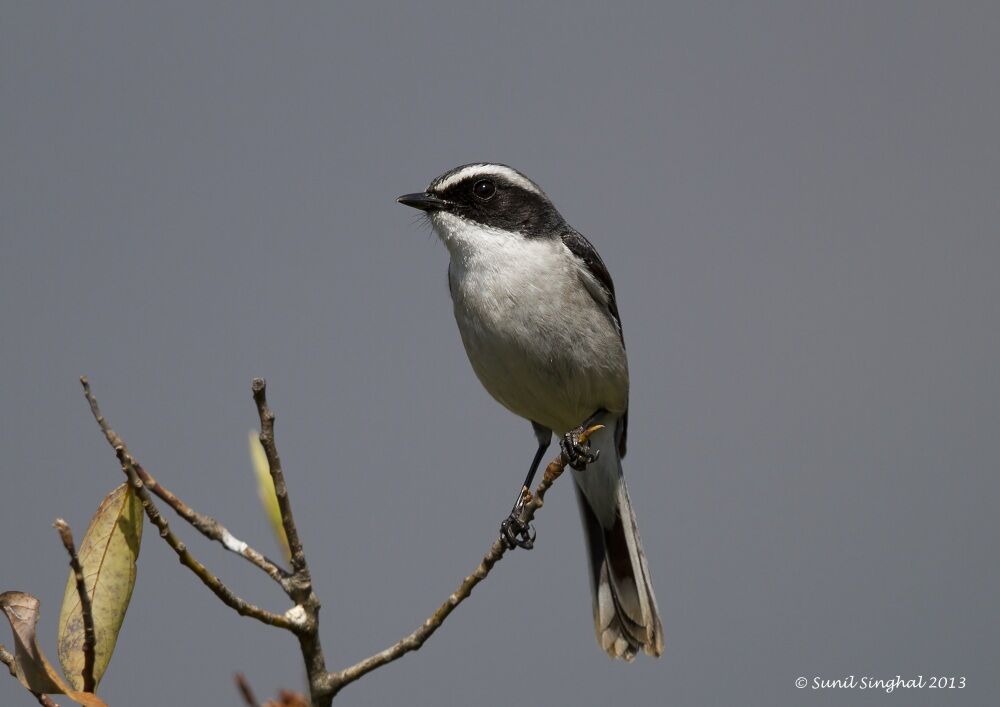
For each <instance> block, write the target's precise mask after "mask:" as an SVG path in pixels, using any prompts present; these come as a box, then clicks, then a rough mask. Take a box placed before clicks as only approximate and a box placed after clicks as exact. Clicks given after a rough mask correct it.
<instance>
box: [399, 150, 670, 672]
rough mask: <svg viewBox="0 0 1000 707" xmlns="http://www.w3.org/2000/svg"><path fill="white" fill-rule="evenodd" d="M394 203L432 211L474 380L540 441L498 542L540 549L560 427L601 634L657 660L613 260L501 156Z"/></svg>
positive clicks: (659, 641)
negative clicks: (537, 515)
mask: <svg viewBox="0 0 1000 707" xmlns="http://www.w3.org/2000/svg"><path fill="white" fill-rule="evenodd" d="M397 201H398V202H399V203H400V204H403V205H405V206H409V207H412V208H414V209H419V210H420V211H423V212H424V214H425V215H426V216H427V218H428V219H429V221H430V224H431V226H432V227H433V230H434V232H435V233H436V234H437V236H438V237H439V238H440V240H441V241H442V242H443V243H444V245H445V247H446V249H447V251H448V255H449V264H448V290H449V292H450V294H451V299H452V303H453V307H454V314H455V320H456V322H457V324H458V330H459V333H460V335H461V339H462V343H463V345H464V347H465V351H466V354H467V355H468V358H469V362H470V363H471V364H472V368H473V370H474V372H475V374H476V376H477V378H478V379H479V381H480V382H481V383H482V385H483V387H485V388H486V390H487V391H488V392H489V393H490V395H491V396H492V397H493V398H495V399H496V400H497V402H499V403H500V404H501V405H503V406H504V407H505V408H507V409H508V410H510V411H511V412H513V413H514V414H515V415H518V416H520V417H522V418H525V419H526V420H528V421H529V422H530V423H531V426H532V429H533V430H534V433H535V438H536V440H537V442H538V447H537V449H536V451H535V455H534V458H533V459H532V462H531V465H530V467H529V470H528V475H527V477H526V479H525V482H524V484H523V486H522V493H520V494H518V499H519V500H518V502H516V503H515V506H514V509H513V510H512V511H511V514H510V515H509V516H508V517H507V518H506V519H505V520H504V522H503V523H502V524H501V538H502V539H504V542H505V543H506V544H507V547H508V548H511V549H513V548H514V547H518V546H519V547H523V548H526V549H530V548H531V547H532V544H533V542H534V540H535V533H534V529H533V528H530V527H525V526H523V525H522V524H521V523H520V521H519V519H518V516H519V511H520V508H521V503H522V502H523V498H524V494H523V491H524V490H526V489H527V488H529V487H530V484H531V480H532V478H533V477H534V474H535V472H536V470H537V469H538V466H539V463H540V462H541V459H542V457H543V455H544V454H545V452H546V450H547V449H548V447H549V445H550V444H551V440H552V435H553V434H555V435H558V436H559V437H560V447H561V449H562V454H563V457H564V459H566V461H567V463H568V465H569V466H570V467H571V468H572V469H573V474H572V476H573V479H574V481H575V482H576V483H575V489H576V496H577V501H578V506H579V509H580V517H581V519H582V521H583V527H584V536H585V541H586V545H587V551H588V559H589V565H590V585H591V590H592V592H591V594H592V604H593V616H594V627H595V633H596V636H597V641H598V643H599V645H600V646H601V648H603V649H604V651H605V652H606V653H607V654H608V655H609V656H611V657H612V658H618V659H624V660H627V661H631V660H633V659H634V658H635V656H636V655H637V654H638V653H639V652H640V651H642V652H644V653H646V654H647V655H650V656H654V657H659V656H660V655H662V653H663V627H662V625H661V621H660V616H659V610H658V608H657V604H656V597H655V595H654V594H653V587H652V583H651V581H650V576H649V569H648V567H647V563H646V556H645V553H644V552H643V549H642V543H641V542H640V539H639V530H638V527H637V526H636V519H635V514H634V513H633V510H632V502H631V500H630V498H629V493H628V488H627V487H626V485H625V479H624V476H623V475H622V465H621V459H622V458H623V457H624V456H625V450H626V436H627V428H628V394H629V373H628V360H627V357H626V353H625V339H624V336H623V334H622V325H621V317H620V316H619V313H618V304H617V301H616V299H615V287H614V283H613V282H612V280H611V275H610V273H609V272H608V269H607V267H606V266H605V264H604V261H603V260H602V259H601V256H600V255H598V253H597V250H596V249H595V248H594V246H593V245H592V244H591V243H590V241H588V240H587V238H585V237H584V236H583V235H582V234H581V233H580V232H579V231H577V230H576V229H574V228H573V227H572V226H570V225H569V224H568V223H567V222H566V220H565V219H564V218H563V217H562V215H561V214H560V213H559V211H558V210H557V209H556V207H555V206H554V205H553V203H552V201H551V200H550V199H549V197H548V196H547V195H546V193H545V192H544V191H542V189H541V188H540V187H539V186H538V185H537V184H536V183H535V182H534V181H532V180H531V179H529V178H528V177H527V176H525V175H524V174H522V173H521V172H519V171H517V170H516V169H514V168H512V167H509V166H507V165H504V164H499V163H491V162H477V163H472V164H465V165H461V166H459V167H455V168H453V169H450V170H448V171H447V172H445V173H444V174H442V175H440V176H439V177H437V178H436V179H434V180H433V181H431V183H430V185H429V186H428V187H427V188H426V189H425V190H424V191H422V192H417V193H412V194H404V195H403V196H400V197H398V198H397ZM597 424H599V425H602V427H601V428H600V429H599V430H598V431H597V432H596V433H594V434H593V435H591V437H590V439H589V440H588V441H587V442H586V443H581V441H580V435H581V433H582V431H583V430H584V429H587V428H588V427H590V426H591V425H597Z"/></svg>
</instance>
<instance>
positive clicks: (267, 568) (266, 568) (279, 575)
mask: <svg viewBox="0 0 1000 707" xmlns="http://www.w3.org/2000/svg"><path fill="white" fill-rule="evenodd" d="M80 384H81V385H82V386H83V394H84V395H85V396H86V398H87V403H89V405H90V412H91V413H92V414H93V416H94V419H95V420H97V424H98V425H100V427H101V432H103V433H104V438H105V439H107V440H108V443H109V444H110V445H111V447H112V448H117V447H122V448H124V449H125V450H126V451H128V446H127V445H126V444H125V440H123V439H122V438H121V437H119V436H118V433H116V432H115V431H114V430H113V429H111V425H110V424H108V421H107V420H106V419H105V417H104V415H103V413H101V408H100V406H99V405H98V404H97V398H95V397H94V394H93V392H92V391H91V390H90V381H89V380H88V379H87V377H86V376H81V377H80ZM135 471H136V474H138V476H139V478H140V479H142V483H143V484H144V485H145V486H146V488H148V489H149V490H150V491H152V492H153V493H155V494H156V495H157V496H159V497H160V498H161V499H162V500H163V502H164V503H166V504H167V505H168V506H170V507H171V508H173V509H174V511H175V512H176V513H177V515H179V516H180V517H181V518H183V519H184V520H186V521H187V522H188V523H190V524H191V526H193V527H194V529H195V530H197V531H198V532H199V533H201V534H202V535H204V536H205V537H206V538H208V539H209V540H214V541H216V542H218V543H219V544H220V545H222V546H223V547H224V548H226V549H227V550H229V551H230V552H232V553H235V554H237V555H239V556H240V557H242V558H244V559H245V560H247V561H248V562H250V563H251V564H252V565H254V566H255V567H257V568H258V569H260V570H261V571H262V572H264V573H265V574H267V576H268V577H270V578H271V579H273V580H274V581H275V582H277V583H278V584H279V585H281V588H282V589H284V590H285V592H286V593H287V592H288V591H289V586H288V579H289V577H291V575H290V574H289V573H288V572H287V571H285V570H284V569H283V568H282V567H281V565H279V564H278V563H277V562H275V561H274V560H271V559H269V558H268V557H267V556H266V555H264V554H263V553H261V552H258V551H257V550H255V549H254V548H252V547H250V546H249V545H247V544H246V543H245V542H243V541H242V540H240V539H239V538H237V537H236V536H235V535H233V534H232V533H230V532H229V530H228V529H227V528H226V527H225V526H224V525H222V523H220V522H219V521H217V520H215V519H214V518H212V517H211V516H207V515H205V514H204V513H199V512H197V511H195V510H194V509H193V508H191V507H190V506H189V505H187V504H186V503H184V501H182V500H181V499H180V498H178V497H177V496H176V495H175V494H173V493H172V492H171V491H170V490H169V489H167V488H166V487H165V486H163V485H162V484H160V482H159V481H157V480H156V479H155V478H154V477H153V475H152V474H150V473H149V472H148V471H146V470H145V469H144V468H143V467H142V465H141V464H139V463H138V462H135Z"/></svg>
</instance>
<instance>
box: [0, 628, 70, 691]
mask: <svg viewBox="0 0 1000 707" xmlns="http://www.w3.org/2000/svg"><path fill="white" fill-rule="evenodd" d="M0 663H3V664H4V665H6V666H7V670H9V671H10V674H11V676H12V677H15V678H16V677H17V670H16V669H15V668H14V656H13V654H11V652H10V651H8V650H7V649H6V648H5V647H4V645H3V644H2V643H0ZM28 692H30V693H31V694H32V695H34V697H35V699H36V700H38V704H40V705H42V707H59V705H57V704H56V703H55V702H53V701H52V698H51V697H49V696H48V695H44V694H42V693H41V692H35V691H34V690H28Z"/></svg>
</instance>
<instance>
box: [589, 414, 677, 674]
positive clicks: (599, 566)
mask: <svg viewBox="0 0 1000 707" xmlns="http://www.w3.org/2000/svg"><path fill="white" fill-rule="evenodd" d="M609 427H613V426H610V425H609ZM602 433H604V434H602ZM592 442H593V445H594V447H595V448H597V449H600V450H601V455H600V458H599V459H598V460H597V461H596V462H594V463H593V464H591V465H589V466H588V467H587V468H586V469H585V470H584V471H582V472H574V473H573V478H574V479H575V480H576V482H577V484H576V491H577V500H578V501H579V506H580V517H581V519H582V520H583V528H584V532H585V534H586V538H587V551H588V553H587V554H588V557H589V559H590V577H591V589H592V590H593V600H594V629H595V631H596V633H597V642H598V643H599V644H600V645H601V648H603V649H604V650H605V651H606V652H607V654H608V655H609V656H611V657H612V658H621V659H624V660H629V661H631V660H632V659H633V658H635V656H636V654H637V653H638V652H639V650H640V649H641V650H642V651H644V652H645V653H646V654H647V655H651V656H657V657H658V656H660V655H661V654H662V653H663V626H662V625H661V624H660V615H659V611H658V610H657V608H656V597H655V596H654V595H653V586H652V583H651V582H650V579H649V569H648V567H647V566H646V556H645V554H644V553H643V551H642V543H641V541H640V539H639V530H638V528H637V527H636V522H635V515H634V513H633V512H632V503H631V501H630V500H629V496H628V488H627V487H626V486H625V479H624V477H623V476H622V473H621V462H620V461H619V459H618V454H617V453H616V450H615V440H614V432H612V431H611V430H608V431H607V432H605V431H604V430H602V431H601V432H599V433H598V434H597V435H595V437H594V439H593V440H592Z"/></svg>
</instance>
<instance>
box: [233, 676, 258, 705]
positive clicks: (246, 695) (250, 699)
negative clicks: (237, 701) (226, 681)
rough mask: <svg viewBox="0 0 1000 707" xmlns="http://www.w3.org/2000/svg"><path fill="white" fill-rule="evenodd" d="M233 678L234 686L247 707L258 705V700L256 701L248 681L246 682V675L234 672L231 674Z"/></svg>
mask: <svg viewBox="0 0 1000 707" xmlns="http://www.w3.org/2000/svg"><path fill="white" fill-rule="evenodd" d="M233 680H234V681H235V682H236V688H237V689H238V690H239V691H240V696H241V697H242V698H243V701H244V702H246V704H247V707H260V702H258V701H257V697H256V696H255V695H254V694H253V689H252V688H251V687H250V683H249V682H247V678H246V675H244V674H243V673H236V675H234V676H233Z"/></svg>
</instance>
